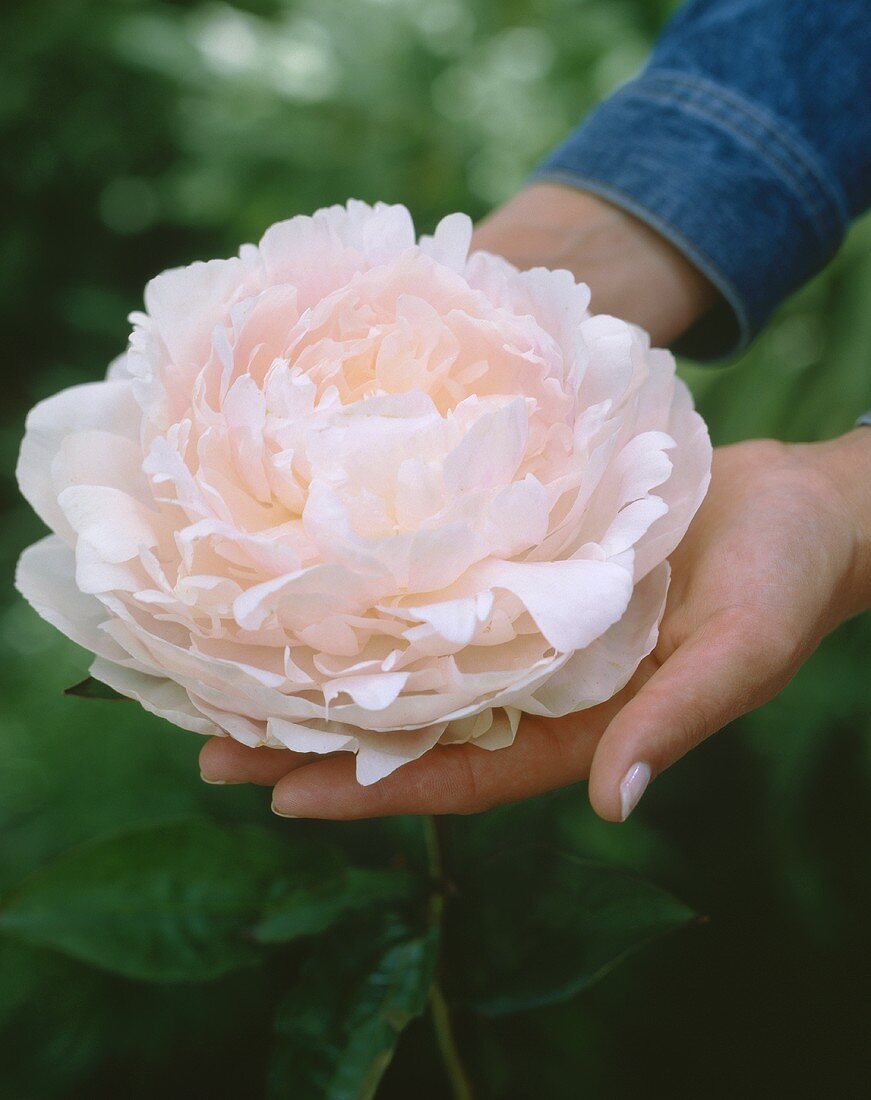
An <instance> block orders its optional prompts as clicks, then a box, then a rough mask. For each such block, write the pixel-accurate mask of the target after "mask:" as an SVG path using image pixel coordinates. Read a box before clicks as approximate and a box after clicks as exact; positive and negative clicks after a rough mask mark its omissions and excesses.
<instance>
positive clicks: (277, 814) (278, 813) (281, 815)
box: [271, 802, 299, 821]
mask: <svg viewBox="0 0 871 1100" xmlns="http://www.w3.org/2000/svg"><path fill="white" fill-rule="evenodd" d="M271 809H272V812H273V813H274V814H275V816H276V817H287V818H290V819H291V820H293V821H296V820H297V819H298V816H299V815H298V814H283V813H282V812H281V810H277V809H276V808H275V803H274V802H273V803H272V807H271Z"/></svg>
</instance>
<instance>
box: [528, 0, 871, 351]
mask: <svg viewBox="0 0 871 1100" xmlns="http://www.w3.org/2000/svg"><path fill="white" fill-rule="evenodd" d="M533 179H539V180H552V181H557V182H564V183H568V184H571V185H574V186H577V187H580V188H583V189H584V190H585V191H591V192H593V193H595V194H599V195H601V196H602V197H604V198H606V199H609V200H610V201H612V202H614V203H616V204H617V205H618V206H622V207H624V208H625V209H627V210H629V211H631V212H632V213H633V214H635V215H636V216H638V217H639V218H641V219H642V220H643V221H645V222H647V223H648V224H649V225H651V226H653V227H654V228H655V229H657V230H658V231H659V232H660V233H662V234H663V235H664V236H665V237H667V238H668V239H669V240H671V241H672V242H673V243H674V244H675V245H676V246H677V247H678V248H679V249H680V250H681V251H682V252H683V253H684V254H685V255H686V256H687V258H688V259H690V260H691V261H692V262H693V263H694V264H695V265H696V266H697V267H698V268H699V269H700V270H701V271H703V272H704V273H705V274H706V275H707V276H708V278H709V279H710V280H711V282H712V283H713V284H714V285H715V286H716V287H717V288H718V290H719V291H720V293H721V294H722V297H723V303H722V304H721V306H719V307H718V308H716V309H714V310H713V311H712V312H711V313H710V314H709V315H708V316H706V317H705V318H704V319H703V320H702V321H701V322H699V323H698V324H697V325H696V326H695V327H694V328H693V329H692V330H691V331H690V332H689V333H687V334H686V335H685V336H684V337H683V338H682V340H681V341H680V342H679V344H678V345H677V350H680V351H682V352H683V353H684V354H689V355H693V356H694V357H696V358H701V359H707V358H718V357H722V356H723V355H725V354H731V353H734V352H735V351H738V350H740V349H742V348H743V347H744V346H745V345H746V344H747V343H748V342H749V341H750V339H751V338H752V337H753V335H754V334H755V333H756V332H757V331H758V330H759V329H760V328H761V326H762V325H763V324H764V323H765V321H766V319H767V318H768V316H769V314H770V313H771V311H772V310H773V309H774V308H775V306H776V305H777V304H778V303H779V302H780V301H781V300H782V299H783V298H785V297H786V296H787V295H788V294H789V293H790V292H791V291H793V290H794V289H795V288H796V287H798V286H800V285H801V284H802V283H804V282H806V281H807V280H808V279H809V278H810V277H811V276H812V275H814V274H815V273H816V272H817V271H819V270H820V269H821V268H822V267H823V266H824V265H825V264H826V263H827V262H828V261H829V260H830V259H831V257H832V256H833V255H834V253H835V252H836V250H837V249H838V246H839V245H840V243H841V241H842V239H843V237H844V233H845V230H846V227H847V225H848V224H849V221H850V219H851V218H854V217H856V216H857V215H858V214H860V213H861V212H862V211H864V210H865V209H867V208H868V206H869V205H871V0H691V2H690V3H688V4H686V5H685V6H684V7H683V8H681V9H680V10H679V11H678V13H677V14H676V15H675V17H674V18H673V19H672V21H671V22H670V23H669V24H668V26H667V27H666V28H665V30H664V32H663V33H662V35H661V37H660V39H659V40H658V42H657V44H656V46H655V48H654V51H653V54H652V55H651V58H650V61H649V63H648V64H647V66H646V67H645V68H644V70H643V71H642V72H641V73H640V75H639V76H638V77H636V78H635V79H634V80H632V81H630V82H629V83H628V84H625V85H624V86H623V87H622V88H620V89H618V91H617V92H616V93H615V94H614V95H612V96H611V98H610V99H608V100H606V101H605V102H604V103H602V104H601V105H600V106H599V107H597V108H596V109H595V110H594V111H593V112H592V113H591V114H590V115H589V116H588V118H587V119H586V120H585V121H584V123H583V124H582V125H581V126H580V127H579V128H578V129H577V130H576V131H575V132H574V133H573V134H571V136H570V137H569V138H568V140H567V141H565V142H564V143H563V144H562V145H561V146H560V147H559V148H558V149H556V151H555V152H554V153H552V154H551V155H550V156H549V157H548V158H547V159H546V160H545V161H544V162H543V163H542V164H541V165H540V166H539V167H538V169H537V170H536V171H535V173H534V174H533Z"/></svg>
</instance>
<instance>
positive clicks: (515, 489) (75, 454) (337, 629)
mask: <svg viewBox="0 0 871 1100" xmlns="http://www.w3.org/2000/svg"><path fill="white" fill-rule="evenodd" d="M470 233H471V225H470V222H469V219H468V218H467V217H465V216H464V215H462V214H453V215H451V216H450V217H447V218H445V219H444V220H443V221H442V222H441V223H440V224H439V226H438V228H437V229H436V231H435V234H434V235H433V236H432V237H422V238H421V239H420V241H419V242H417V241H416V238H415V232H414V226H413V224H412V220H411V217H410V215H409V213H408V211H407V210H406V209H405V208H404V207H402V206H386V205H384V204H380V203H379V204H376V205H375V206H374V207H370V206H368V205H366V204H364V203H360V202H349V203H348V205H347V207H340V206H334V207H330V208H329V209H324V210H319V211H318V212H317V213H316V214H315V215H314V217H296V218H292V219H290V220H289V221H285V222H281V223H279V224H277V225H274V226H272V228H271V229H269V230H268V231H267V232H266V234H265V236H264V237H263V239H262V241H261V242H260V245H259V246H258V247H256V248H255V247H253V246H251V245H246V246H244V247H243V248H242V249H241V252H240V255H239V256H238V258H234V259H229V260H214V261H211V262H209V263H195V264H192V265H191V266H190V267H186V268H180V269H177V270H172V271H166V272H164V273H163V274H162V275H159V276H158V277H157V278H156V279H153V280H152V281H151V282H150V283H149V284H148V286H147V288H146V292H145V305H146V312H144V313H134V314H133V315H132V316H131V322H132V323H133V332H132V335H131V337H130V344H129V347H128V350H127V351H126V353H125V354H124V355H123V356H121V357H120V358H119V359H118V360H116V361H115V362H114V363H113V364H112V366H111V367H110V369H109V373H108V376H107V378H106V380H105V381H102V382H94V383H89V384H86V385H81V386H74V387H73V388H71V389H68V390H65V391H64V392H62V393H59V394H57V395H56V396H55V397H52V398H49V399H48V400H47V401H43V402H42V403H40V404H39V405H37V406H36V408H34V409H33V411H32V412H31V413H30V416H29V417H28V420H27V433H26V436H25V439H24V442H23V445H22V448H21V457H20V461H19V466H18V477H19V482H20V485H21V489H22V492H23V493H24V495H25V496H26V497H27V499H28V501H30V503H31V504H32V505H33V507H34V508H35V509H36V511H37V512H38V513H39V515H40V516H41V517H42V519H43V520H44V521H45V522H46V523H47V524H48V526H49V527H50V528H51V530H52V531H53V534H51V535H49V536H48V537H47V538H44V539H43V540H42V541H41V542H38V543H36V545H34V546H31V547H30V548H29V549H28V550H26V551H25V553H24V554H23V555H22V558H21V561H20V563H19V567H18V575H17V583H18V587H19V589H20V591H21V592H22V593H23V594H24V596H25V597H26V598H27V600H29V602H30V603H31V604H32V605H33V607H34V608H35V609H36V610H37V611H38V612H39V614H40V615H42V616H43V618H45V619H47V620H48V621H49V622H50V623H52V624H53V625H54V626H56V627H57V628H58V629H60V630H61V631H63V633H64V634H66V635H68V636H69V637H70V638H72V639H73V640H74V641H76V642H78V643H79V644H80V645H82V646H85V647H86V648H87V649H89V650H91V651H92V652H93V653H95V654H96V659H95V661H94V663H93V665H92V666H91V674H92V675H93V676H94V677H95V678H96V679H98V680H101V681H102V682H104V683H106V684H109V685H110V686H111V687H113V688H114V689H116V690H117V691H118V692H120V693H121V694H123V695H126V696H129V697H131V698H133V699H136V700H138V701H139V702H140V703H141V704H142V706H144V707H145V708H146V709H147V710H149V711H152V712H153V713H155V714H158V715H161V716H162V717H164V718H167V719H169V720H170V721H171V722H174V723H175V724H176V725H178V726H181V727H183V728H184V729H189V730H195V731H196V732H198V733H203V734H229V736H231V737H234V738H236V739H237V740H238V741H241V742H242V743H244V744H246V745H261V744H263V745H270V746H272V747H282V746H285V747H287V748H289V749H294V750H296V751H298V752H314V753H325V752H334V751H336V750H343V749H344V750H350V751H352V752H356V754H357V776H358V779H359V780H360V782H361V783H372V782H375V781H376V780H378V779H380V778H381V777H383V776H385V775H387V774H389V773H390V772H391V771H393V770H394V769H395V768H397V767H399V766H400V765H401V764H403V763H405V762H407V761H409V760H413V759H415V758H416V757H419V756H420V755H421V754H422V753H424V752H426V751H427V750H428V749H429V748H431V747H432V746H433V745H435V744H436V743H437V742H441V743H443V744H444V743H457V742H467V741H471V742H474V743H475V744H477V745H479V746H481V747H482V748H486V749H496V748H500V747H502V746H505V745H508V744H510V743H511V741H512V739H513V737H514V733H515V730H516V728H517V723H518V720H519V717H520V714H521V712H524V711H526V712H529V713H532V714H539V715H551V716H557V715H563V714H567V713H569V712H570V711H576V710H579V709H582V708H584V707H589V706H592V705H593V704H595V703H600V702H602V701H603V700H605V699H607V698H609V697H610V696H611V695H613V694H614V693H615V692H616V691H618V690H619V689H620V688H621V687H622V686H623V685H624V684H625V683H626V681H627V680H628V679H629V677H630V676H631V674H632V672H633V671H634V670H635V668H636V667H637V665H638V663H639V662H640V661H641V659H642V658H643V657H644V656H645V655H646V654H647V653H649V652H650V650H651V649H652V647H653V645H654V643H655V640H656V636H657V629H658V624H659V620H660V617H661V615H662V611H663V605H664V600H665V594H666V588H667V585H668V564H667V562H666V558H667V556H668V555H669V554H670V553H671V551H672V550H673V549H674V548H675V546H676V545H677V543H678V541H679V539H680V538H681V537H682V535H683V534H684V532H685V531H686V528H687V526H688V524H689V522H690V519H691V518H692V516H693V514H694V512H695V511H696V509H697V508H698V506H699V504H700V502H701V500H702V497H703V496H704V493H705V490H706V487H707V484H708V480H709V469H710V458H711V451H710V443H709V441H708V436H707V432H706V430H705V425H704V423H703V421H702V420H701V418H700V417H699V416H698V415H697V414H696V413H695V412H694V411H693V408H692V402H691V399H690V396H689V394H688V391H687V389H686V387H685V386H684V385H683V384H682V383H681V382H680V381H678V380H677V379H676V378H675V374H674V361H673V359H672V357H671V355H670V354H669V353H668V352H666V351H660V350H653V349H651V348H650V346H649V341H648V338H647V336H646V334H645V333H644V332H643V331H641V330H640V329H638V328H635V327H633V326H632V325H629V324H627V323H625V322H623V321H620V320H617V319H616V318H614V317H605V316H598V317H597V316H591V315H590V314H589V312H588V311H587V304H588V300H589V294H588V290H587V288H586V286H583V285H578V284H576V283H575V281H574V279H573V277H572V276H571V275H570V274H569V273H568V272H567V271H548V270H545V269H542V268H539V269H536V270H533V271H527V272H519V271H517V270H516V269H515V268H514V267H513V266H512V265H510V264H508V263H506V262H505V261H504V260H502V259H499V258H498V257H496V256H492V255H488V254H486V253H480V252H479V253H475V254H473V255H471V256H469V255H468V249H469V241H470Z"/></svg>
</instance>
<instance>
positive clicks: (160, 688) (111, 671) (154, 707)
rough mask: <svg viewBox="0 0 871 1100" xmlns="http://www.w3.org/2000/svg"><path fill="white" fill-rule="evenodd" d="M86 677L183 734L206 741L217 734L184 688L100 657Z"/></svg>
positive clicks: (218, 731)
mask: <svg viewBox="0 0 871 1100" xmlns="http://www.w3.org/2000/svg"><path fill="white" fill-rule="evenodd" d="M90 673H91V675H92V676H93V677H94V679H95V680H99V681H100V683H101V684H108V685H109V687H110V688H114V689H115V691H117V692H119V693H120V694H121V695H126V696H127V698H128V699H135V700H136V702H137V703H139V705H140V706H142V707H143V708H144V709H145V710H147V711H149V713H151V714H156V715H158V717H160V718H166V720H167V721H168V722H172V723H173V725H175V726H180V727H181V728H182V729H183V730H191V731H192V732H193V733H202V734H205V735H206V736H209V737H213V736H215V735H216V734H219V733H221V730H220V729H219V728H218V727H217V726H216V725H215V723H214V722H211V721H209V719H208V718H206V717H205V715H203V714H201V713H200V711H198V710H197V709H196V707H195V706H194V705H193V703H192V702H191V700H190V696H189V695H188V693H187V692H186V691H185V690H184V688H183V687H180V686H179V685H178V684H176V683H173V681H172V680H166V679H161V678H159V677H157V676H146V675H145V674H144V673H142V672H136V671H135V670H134V669H130V668H123V667H122V666H121V665H116V664H113V663H112V662H111V661H106V660H104V659H103V658H102V657H98V658H97V659H96V661H94V663H93V664H92V665H91V668H90Z"/></svg>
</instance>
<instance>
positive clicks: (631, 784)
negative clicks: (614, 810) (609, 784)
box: [620, 760, 650, 821]
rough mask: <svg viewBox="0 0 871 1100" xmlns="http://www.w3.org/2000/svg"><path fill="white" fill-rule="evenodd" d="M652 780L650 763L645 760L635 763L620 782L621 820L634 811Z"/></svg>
mask: <svg viewBox="0 0 871 1100" xmlns="http://www.w3.org/2000/svg"><path fill="white" fill-rule="evenodd" d="M649 782H650V765H649V764H645V763H644V762H643V761H640V760H639V761H638V763H637V764H633V765H632V767H631V768H630V769H629V771H628V772H627V773H626V774H625V775H624V776H623V780H622V782H621V783H620V820H621V821H625V820H626V818H627V817H628V816H629V815H630V814H631V813H632V811H633V810H634V809H635V807H636V806H637V805H638V803H639V802H640V801H641V796H642V795H643V794H644V792H645V791H646V790H647V784H648V783H649Z"/></svg>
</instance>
